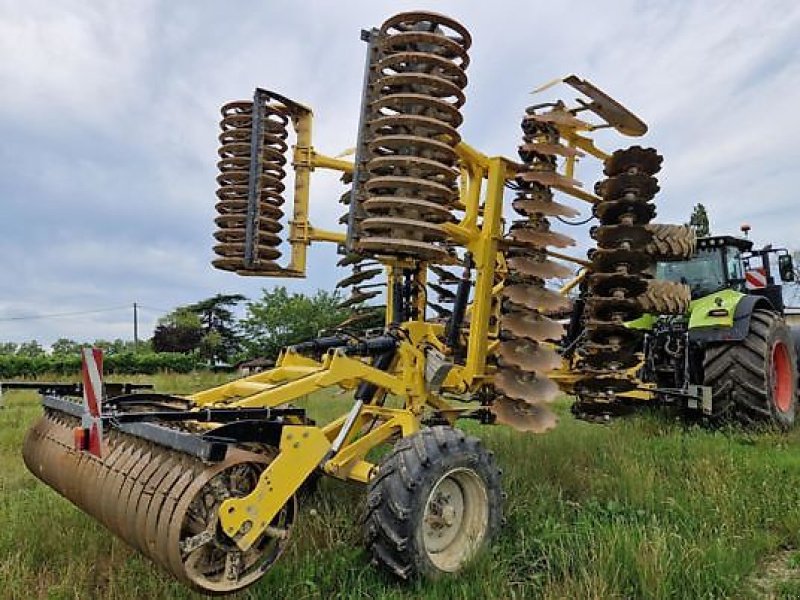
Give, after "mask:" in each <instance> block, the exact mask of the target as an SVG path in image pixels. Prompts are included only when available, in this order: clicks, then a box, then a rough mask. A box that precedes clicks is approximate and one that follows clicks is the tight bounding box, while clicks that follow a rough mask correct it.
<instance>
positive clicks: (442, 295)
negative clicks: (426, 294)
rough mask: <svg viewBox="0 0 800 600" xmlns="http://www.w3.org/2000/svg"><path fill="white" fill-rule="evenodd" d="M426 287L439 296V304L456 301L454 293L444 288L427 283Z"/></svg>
mask: <svg viewBox="0 0 800 600" xmlns="http://www.w3.org/2000/svg"><path fill="white" fill-rule="evenodd" d="M428 287H429V288H431V289H432V290H433V291H434V292H436V293H437V294H439V302H453V301H454V300H455V299H456V294H455V292H453V291H451V290H448V289H447V288H446V287H442V286H441V285H437V284H435V283H429V284H428Z"/></svg>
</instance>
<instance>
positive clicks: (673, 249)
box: [644, 223, 697, 260]
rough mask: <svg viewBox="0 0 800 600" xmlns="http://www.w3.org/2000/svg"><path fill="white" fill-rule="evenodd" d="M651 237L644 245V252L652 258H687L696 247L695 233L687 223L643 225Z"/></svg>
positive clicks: (692, 253)
mask: <svg viewBox="0 0 800 600" xmlns="http://www.w3.org/2000/svg"><path fill="white" fill-rule="evenodd" d="M645 228H646V229H647V231H649V232H650V233H652V234H653V239H652V240H651V241H650V243H649V244H647V246H645V249H644V251H645V253H646V254H649V255H650V256H652V257H653V259H654V260H688V259H690V258H691V257H692V256H693V255H694V252H695V249H696V248H697V235H696V234H695V232H694V230H693V229H692V228H691V227H689V226H687V225H662V224H657V223H651V224H649V225H645Z"/></svg>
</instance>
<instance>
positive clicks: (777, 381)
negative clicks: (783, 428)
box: [772, 342, 792, 413]
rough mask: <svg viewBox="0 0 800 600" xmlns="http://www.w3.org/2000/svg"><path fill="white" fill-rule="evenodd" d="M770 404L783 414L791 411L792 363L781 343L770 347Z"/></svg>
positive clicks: (784, 346) (787, 351)
mask: <svg viewBox="0 0 800 600" xmlns="http://www.w3.org/2000/svg"><path fill="white" fill-rule="evenodd" d="M772 402H773V404H775V406H776V408H777V409H778V410H779V411H781V412H783V413H786V412H789V411H790V410H791V409H792V363H791V361H790V359H789V350H788V348H787V347H786V344H784V343H783V342H776V343H775V345H774V346H773V347H772Z"/></svg>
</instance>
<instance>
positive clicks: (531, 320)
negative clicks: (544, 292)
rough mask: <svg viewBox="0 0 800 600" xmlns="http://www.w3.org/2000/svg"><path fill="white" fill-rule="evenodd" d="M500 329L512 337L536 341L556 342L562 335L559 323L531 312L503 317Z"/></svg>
mask: <svg viewBox="0 0 800 600" xmlns="http://www.w3.org/2000/svg"><path fill="white" fill-rule="evenodd" d="M500 329H501V330H502V331H504V332H508V333H509V334H511V335H513V336H514V337H518V338H519V337H522V338H528V339H529V340H536V341H544V340H552V341H558V340H560V339H561V337H562V336H563V335H564V326H563V325H561V323H558V322H556V321H553V320H552V319H548V318H547V317H543V316H542V315H539V314H537V313H535V312H531V311H520V312H513V313H510V314H507V315H503V317H502V318H501V320H500Z"/></svg>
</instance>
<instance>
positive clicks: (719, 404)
mask: <svg viewBox="0 0 800 600" xmlns="http://www.w3.org/2000/svg"><path fill="white" fill-rule="evenodd" d="M703 372H704V384H705V385H708V386H711V388H712V390H713V397H712V406H713V414H712V420H713V421H715V422H717V423H722V422H725V421H729V420H731V419H736V420H738V421H740V422H742V423H744V424H749V425H756V424H768V425H775V426H778V427H780V428H782V429H789V428H790V427H792V426H793V425H794V423H795V417H796V414H797V356H796V355H795V350H794V345H793V344H792V338H791V334H790V332H789V328H788V327H787V325H786V322H785V321H784V320H783V318H782V317H781V316H780V315H778V314H776V313H774V312H771V311H768V310H763V309H757V310H754V311H753V315H752V317H751V318H750V329H749V331H748V334H747V337H745V339H743V340H742V341H740V342H729V343H716V344H709V346H708V347H707V348H706V350H705V357H704V359H703Z"/></svg>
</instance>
